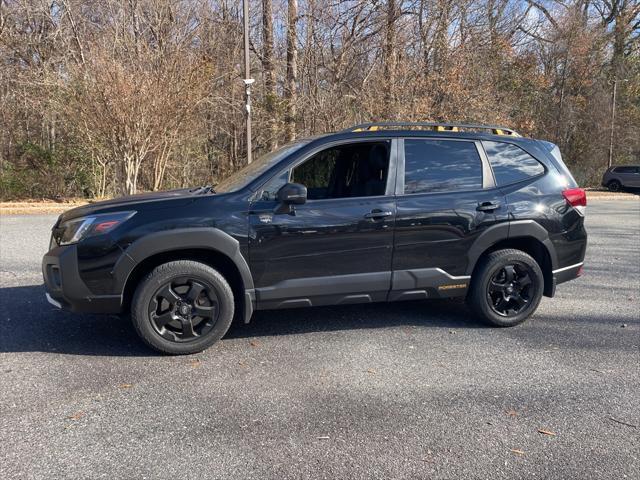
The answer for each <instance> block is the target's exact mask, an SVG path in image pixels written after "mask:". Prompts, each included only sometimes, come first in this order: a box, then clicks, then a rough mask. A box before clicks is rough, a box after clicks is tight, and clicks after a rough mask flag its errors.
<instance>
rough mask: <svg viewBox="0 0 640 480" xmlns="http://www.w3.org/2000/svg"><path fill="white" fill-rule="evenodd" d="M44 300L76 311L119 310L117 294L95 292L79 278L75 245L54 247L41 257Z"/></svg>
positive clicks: (103, 311)
mask: <svg viewBox="0 0 640 480" xmlns="http://www.w3.org/2000/svg"><path fill="white" fill-rule="evenodd" d="M42 276H43V278H44V285H45V288H46V290H47V301H48V302H49V303H50V304H51V305H54V306H55V307H57V308H62V309H64V310H69V311H72V312H77V313H120V310H121V304H122V297H121V296H120V295H95V294H94V293H92V292H91V291H90V290H89V288H88V287H87V286H86V285H85V283H84V282H83V281H82V279H81V278H80V273H79V271H78V254H77V250H76V246H75V245H67V246H63V247H55V248H53V249H51V251H49V252H48V253H47V254H46V255H45V256H44V257H43V259H42Z"/></svg>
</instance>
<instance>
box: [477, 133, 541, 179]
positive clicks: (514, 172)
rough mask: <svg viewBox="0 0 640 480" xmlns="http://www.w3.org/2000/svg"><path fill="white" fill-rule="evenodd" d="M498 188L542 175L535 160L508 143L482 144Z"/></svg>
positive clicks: (538, 163)
mask: <svg viewBox="0 0 640 480" xmlns="http://www.w3.org/2000/svg"><path fill="white" fill-rule="evenodd" d="M482 146H483V147H484V150H485V152H486V153H487V157H488V158H489V163H490V164H491V168H492V169H493V175H494V176H495V177H496V183H497V184H498V186H502V185H509V184H510V183H515V182H520V181H522V180H526V179H527V178H530V177H536V176H538V175H542V174H543V173H544V167H543V166H542V165H541V164H540V162H538V161H537V160H536V159H535V158H533V157H532V156H531V155H529V154H528V153H527V152H525V151H524V150H522V149H521V148H520V147H517V146H515V145H512V144H510V143H502V142H482Z"/></svg>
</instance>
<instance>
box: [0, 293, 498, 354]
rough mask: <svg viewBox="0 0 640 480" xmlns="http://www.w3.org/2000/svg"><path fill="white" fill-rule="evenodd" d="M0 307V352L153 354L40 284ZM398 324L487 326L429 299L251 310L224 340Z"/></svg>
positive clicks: (119, 322)
mask: <svg viewBox="0 0 640 480" xmlns="http://www.w3.org/2000/svg"><path fill="white" fill-rule="evenodd" d="M0 306H2V310H3V316H2V318H0V322H1V323H0V328H1V329H2V330H1V332H2V333H1V334H0V353H8V352H52V353H60V354H68V355H104V356H153V355H156V354H155V352H153V351H152V350H151V349H149V348H147V347H146V346H145V345H144V344H143V343H142V342H141V341H140V340H139V339H138V337H137V335H136V333H135V331H134V329H133V327H132V325H131V323H130V322H129V320H127V319H126V318H121V317H119V316H116V315H108V316H104V315H79V314H74V313H69V312H64V311H61V310H58V309H56V308H55V307H53V306H51V305H49V304H48V303H47V302H46V300H45V298H44V287H43V286H42V285H31V286H22V287H5V288H0ZM397 326H420V327H437V328H486V327H485V326H484V325H483V324H481V323H479V322H478V321H477V320H474V319H473V318H472V316H471V314H470V313H469V311H468V310H467V309H466V307H465V305H464V304H463V303H462V302H460V301H453V300H433V301H413V302H401V303H388V304H385V303H378V304H366V305H345V306H339V307H314V308H303V309H289V310H272V311H262V312H256V313H254V316H253V318H252V321H251V323H249V324H248V325H244V324H242V323H240V322H236V323H234V325H232V327H231V329H230V330H229V332H228V333H227V335H226V336H225V339H234V338H251V337H261V336H277V335H293V334H302V333H309V332H322V331H342V330H354V329H362V330H366V329H375V328H389V327H397ZM223 341H224V339H223Z"/></svg>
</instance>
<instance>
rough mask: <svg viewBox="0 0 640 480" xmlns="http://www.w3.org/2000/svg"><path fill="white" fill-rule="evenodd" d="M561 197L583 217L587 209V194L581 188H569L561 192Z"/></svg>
mask: <svg viewBox="0 0 640 480" xmlns="http://www.w3.org/2000/svg"><path fill="white" fill-rule="evenodd" d="M562 196H563V197H564V198H565V199H566V200H567V202H568V203H569V205H571V206H572V207H573V208H575V209H576V210H577V211H578V212H580V214H582V215H584V211H585V209H586V207H587V192H585V191H584V190H583V189H582V188H569V189H567V190H564V191H563V192H562Z"/></svg>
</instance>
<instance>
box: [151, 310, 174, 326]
mask: <svg viewBox="0 0 640 480" xmlns="http://www.w3.org/2000/svg"><path fill="white" fill-rule="evenodd" d="M171 320H173V315H171V312H167V313H163V314H160V315H154V316H153V323H155V324H156V325H157V327H158V328H159V329H162V328H164V326H165V325H166V324H167V323H169V322H170V321H171Z"/></svg>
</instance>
